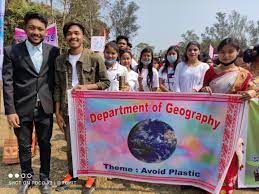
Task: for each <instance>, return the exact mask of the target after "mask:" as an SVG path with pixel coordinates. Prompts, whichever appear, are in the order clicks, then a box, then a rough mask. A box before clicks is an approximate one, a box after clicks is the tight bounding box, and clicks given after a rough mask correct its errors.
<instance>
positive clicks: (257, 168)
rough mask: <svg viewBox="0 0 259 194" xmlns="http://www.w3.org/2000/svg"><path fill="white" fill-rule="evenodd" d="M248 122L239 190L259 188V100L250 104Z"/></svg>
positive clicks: (247, 115) (246, 116) (244, 137)
mask: <svg viewBox="0 0 259 194" xmlns="http://www.w3.org/2000/svg"><path fill="white" fill-rule="evenodd" d="M247 109H248V110H247V113H248V114H246V115H245V117H244V118H245V119H246V122H244V125H243V128H244V129H247V130H245V132H246V133H245V134H244V135H243V139H244V145H245V146H244V147H245V148H244V162H243V164H244V168H243V169H242V170H241V171H239V175H238V187H239V188H253V187H258V188H259V141H258V137H259V99H253V100H251V101H250V102H249V105H248V108H247Z"/></svg>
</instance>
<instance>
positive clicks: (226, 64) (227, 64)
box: [219, 58, 237, 66]
mask: <svg viewBox="0 0 259 194" xmlns="http://www.w3.org/2000/svg"><path fill="white" fill-rule="evenodd" d="M236 60H237V58H235V59H234V60H233V61H230V62H229V63H223V62H221V61H219V62H220V63H221V64H222V65H224V66H229V65H231V64H232V63H235V61H236Z"/></svg>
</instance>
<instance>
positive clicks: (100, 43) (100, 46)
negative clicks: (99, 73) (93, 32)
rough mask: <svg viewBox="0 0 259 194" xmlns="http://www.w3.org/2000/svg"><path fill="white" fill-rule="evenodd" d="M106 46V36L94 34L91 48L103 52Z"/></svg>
mask: <svg viewBox="0 0 259 194" xmlns="http://www.w3.org/2000/svg"><path fill="white" fill-rule="evenodd" d="M104 46H105V36H92V37H91V50H92V51H99V52H103V51H104Z"/></svg>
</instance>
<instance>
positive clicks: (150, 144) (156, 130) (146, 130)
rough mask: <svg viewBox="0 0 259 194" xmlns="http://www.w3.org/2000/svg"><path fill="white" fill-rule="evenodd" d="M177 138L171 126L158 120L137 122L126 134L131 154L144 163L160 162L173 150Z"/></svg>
mask: <svg viewBox="0 0 259 194" xmlns="http://www.w3.org/2000/svg"><path fill="white" fill-rule="evenodd" d="M176 144H177V138H176V136H175V132H174V130H173V128H172V127H171V126H170V125H168V124H167V123H165V122H163V121H160V120H151V119H147V120H143V121H140V122H138V123H137V124H136V125H135V126H134V127H133V128H132V129H131V131H130V133H129V136H128V147H129V150H130V152H131V154H132V155H133V156H134V157H135V158H137V159H138V160H140V161H143V162H146V163H160V162H162V161H164V160H167V159H168V158H169V157H170V156H171V155H172V154H173V152H174V151H175V148H176Z"/></svg>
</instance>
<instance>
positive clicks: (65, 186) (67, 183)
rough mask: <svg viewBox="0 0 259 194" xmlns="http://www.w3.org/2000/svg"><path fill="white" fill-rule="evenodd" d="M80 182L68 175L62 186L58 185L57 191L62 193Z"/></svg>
mask: <svg viewBox="0 0 259 194" xmlns="http://www.w3.org/2000/svg"><path fill="white" fill-rule="evenodd" d="M77 180H78V178H77V177H75V178H73V177H72V176H71V175H70V174H67V175H66V176H65V178H64V180H63V181H61V184H60V185H58V186H57V187H56V189H55V191H57V192H62V191H64V190H67V189H69V187H70V185H72V184H74V182H76V181H77Z"/></svg>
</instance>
